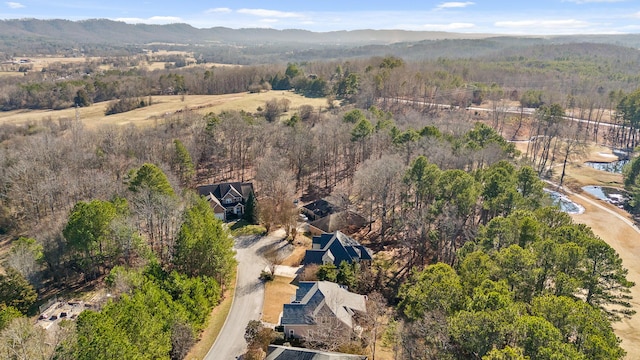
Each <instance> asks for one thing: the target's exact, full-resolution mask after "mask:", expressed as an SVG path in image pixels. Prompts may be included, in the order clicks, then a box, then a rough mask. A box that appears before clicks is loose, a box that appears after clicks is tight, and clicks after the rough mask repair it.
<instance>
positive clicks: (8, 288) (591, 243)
mask: <svg viewBox="0 0 640 360" xmlns="http://www.w3.org/2000/svg"><path fill="white" fill-rule="evenodd" d="M55 24H58V25H59V27H58V28H57V29H56V28H55V27H51V26H53V25H55ZM2 26H3V27H5V29H6V30H7V32H3V36H4V39H5V40H6V39H13V40H15V39H19V38H21V37H22V36H25V34H29V36H42V33H44V32H50V34H60V35H62V34H64V31H66V30H65V29H72V30H73V31H77V34H78V37H76V38H74V37H67V38H65V39H70V40H69V41H71V42H75V41H80V37H82V36H86V39H90V40H91V44H89V45H88V46H90V47H91V46H95V49H98V48H100V46H102V45H100V44H101V41H102V39H101V38H99V37H92V36H94V35H92V34H95V33H108V34H111V35H112V36H114V37H118V36H119V35H118V34H120V33H121V32H125V31H131V36H133V34H138V35H140V38H139V39H141V40H144V41H161V40H153V39H152V38H151V36H152V35H151V34H153V36H158V39H160V38H162V37H163V36H165V35H163V34H164V32H165V31H166V32H167V33H170V34H171V36H174V38H171V39H169V38H164V40H163V41H168V40H172V41H176V42H177V41H184V39H187V38H188V37H189V36H194V37H195V36H201V33H202V32H205V30H197V29H193V28H190V27H187V26H186V25H174V26H169V27H150V26H132V25H125V24H121V23H116V24H112V23H111V22H107V21H88V22H82V23H71V22H69V23H62V24H60V23H56V22H46V21H22V22H18V21H15V22H4V23H3V24H2ZM105 26H106V27H107V28H104V27H105ZM132 29H136V31H133V30H132ZM109 31H111V32H109ZM210 31H211V32H214V31H218V32H219V33H220V34H222V33H227V32H229V33H233V34H232V35H233V36H235V34H236V33H235V31H229V30H228V29H211V30H210ZM252 31H253V30H246V31H245V32H242V31H240V32H241V33H242V34H246V35H247V36H253V35H256V34H254V33H253V32H252ZM142 32H147V35H141V34H143V33H142ZM5 34H6V35H5ZM34 34H35V35H34ZM82 34H84V35H82ZM287 34H292V35H291V36H292V38H293V37H294V36H298V33H297V32H295V31H294V32H287ZM382 34H383V35H384V36H383V37H382V38H384V39H387V40H384V41H385V42H387V41H388V42H391V41H390V40H389V37H393V36H405V35H407V34H404V33H386V32H385V33H382ZM81 35H82V36H81ZM232 35H229V36H232ZM304 35H308V34H306V33H305V34H304ZM331 35H332V36H335V34H331ZM348 35H349V36H351V35H353V34H351V33H349V34H348ZM414 35H416V34H409V35H407V36H414ZM145 36H147V37H145ZM261 36H262V35H261ZM264 36H270V35H269V34H267V35H264ZM318 36H319V35H318ZM323 36H324V35H323ZM345 36H346V35H345ZM126 39H127V38H124V40H126ZM154 39H155V38H154ZM409 40H411V39H409ZM626 40H628V39H626ZM626 40H625V41H626ZM47 41H48V40H47ZM65 41H67V40H65ZM225 41H227V40H225ZM238 41H239V40H238ZM317 41H318V42H322V41H324V40H317ZM376 41H377V40H376ZM559 41H564V40H557V39H556V40H549V39H516V38H508V37H504V38H488V39H482V40H462V39H458V40H442V41H431V40H429V41H420V42H414V43H410V42H406V41H405V42H401V43H393V44H390V45H379V44H378V45H375V44H374V45H363V46H362V47H350V48H349V49H347V48H346V47H345V48H341V50H340V51H338V50H337V49H338V48H335V47H334V48H332V49H322V48H318V49H305V50H299V52H295V53H290V54H287V56H288V57H289V60H287V61H284V62H283V61H282V60H283V57H281V56H282V54H281V53H280V52H281V51H283V50H284V49H286V48H287V47H288V46H291V47H295V48H298V47H297V46H296V45H286V44H281V45H280V44H277V45H276V46H274V47H271V48H269V47H264V48H262V47H250V46H247V47H246V48H242V49H241V50H237V51H238V52H232V51H227V52H226V53H225V52H224V51H223V52H221V53H219V52H217V51H216V49H217V48H208V49H200V50H198V51H195V52H189V51H182V52H179V53H175V52H174V53H167V52H161V51H159V50H166V49H172V46H175V45H171V46H166V47H162V46H159V48H157V49H152V51H145V52H142V49H141V48H140V47H138V46H131V47H129V48H127V49H129V50H130V51H129V50H127V51H125V52H127V54H124V55H123V56H110V57H99V58H92V59H87V60H86V61H84V62H80V63H65V62H64V61H60V62H58V63H52V64H49V65H48V66H47V67H45V68H43V69H42V70H40V71H32V69H30V68H29V63H28V62H25V63H24V64H19V65H20V66H25V67H24V68H22V70H21V71H22V72H23V75H21V76H19V77H0V94H1V95H0V109H1V110H2V111H3V112H5V114H9V115H11V114H18V113H22V112H27V113H28V111H30V110H36V109H37V110H45V109H47V110H48V109H50V110H54V109H66V108H72V107H75V108H77V109H80V108H83V107H87V108H90V107H92V106H95V104H96V103H102V102H109V103H108V105H107V106H106V107H105V108H106V111H105V114H104V118H108V117H109V116H111V115H112V114H114V113H120V114H127V113H129V112H130V111H132V110H134V109H138V110H139V109H145V108H146V107H147V106H149V105H151V104H153V103H154V102H155V101H157V99H158V98H160V99H161V98H162V97H163V96H165V95H178V96H177V97H176V98H179V97H180V96H182V97H183V100H184V98H186V97H188V96H190V95H195V94H198V95H216V94H231V93H245V92H254V93H256V92H267V93H268V94H273V98H272V99H271V100H268V101H266V102H265V103H264V104H261V105H260V106H259V107H257V108H245V109H242V110H237V111H236V110H234V111H223V112H216V113H214V112H202V113H201V112H200V111H201V109H199V108H191V109H190V108H189V107H188V106H186V105H185V106H184V107H183V108H180V109H179V110H176V111H170V112H166V113H165V114H164V115H163V116H159V117H156V118H155V121H154V122H153V124H152V125H149V126H136V125H135V124H131V125H127V126H100V125H97V126H94V127H91V128H89V127H87V126H85V125H84V124H83V119H82V117H81V116H80V111H78V112H77V117H76V118H75V119H69V118H56V117H55V114H56V113H55V112H54V111H50V112H48V113H47V114H50V115H49V116H48V117H47V118H44V119H38V118H34V119H33V120H28V121H26V122H23V123H16V124H0V144H1V145H2V146H0V163H1V164H2V166H1V167H0V232H1V233H2V234H3V235H4V238H3V239H4V241H3V243H2V244H3V245H2V246H3V248H2V249H3V250H4V253H6V254H7V256H6V257H5V261H4V262H3V264H2V266H3V269H4V270H5V273H4V274H3V275H1V276H0V329H2V331H1V332H0V354H1V355H0V357H7V358H12V359H13V358H16V359H18V358H20V359H22V358H35V357H36V356H41V357H43V358H57V359H113V358H123V359H140V358H149V359H151V358H153V359H182V358H184V356H185V355H186V353H187V352H188V350H189V348H190V347H191V346H192V345H193V343H194V342H195V341H196V339H198V337H199V334H200V331H201V330H202V329H204V328H205V327H206V326H207V319H208V315H209V314H210V312H211V309H212V308H213V307H214V306H216V305H217V304H218V303H219V302H220V301H221V299H222V298H223V296H224V294H225V290H226V289H227V288H228V286H229V284H230V281H231V279H232V278H233V273H234V268H235V265H236V262H235V260H234V259H233V255H234V252H233V250H232V245H233V238H232V237H231V236H230V233H229V230H228V229H227V227H226V226H224V225H223V224H222V223H221V222H220V221H219V220H217V219H216V218H215V216H214V214H213V211H212V209H211V207H210V205H209V203H208V202H207V201H206V200H204V199H202V198H199V197H198V196H196V195H195V192H194V188H195V186H196V185H202V184H211V183H215V182H222V181H252V182H253V183H254V186H255V190H256V198H257V209H256V211H255V212H253V215H252V216H251V218H250V219H246V221H248V222H251V223H259V224H260V225H262V226H263V227H264V229H266V230H267V231H271V230H275V229H277V228H284V229H285V232H286V235H287V237H288V239H289V240H291V242H293V240H294V239H295V237H296V236H297V224H298V223H297V220H298V219H299V218H298V209H297V208H296V207H295V206H294V204H296V203H299V200H300V199H304V200H315V199H318V198H322V197H325V196H328V195H331V196H332V197H333V198H335V199H339V202H340V204H339V205H340V207H342V208H344V209H347V210H350V211H353V212H355V213H357V214H359V215H360V216H362V217H363V218H364V219H365V220H366V221H365V222H366V224H365V226H364V227H363V228H362V229H361V231H360V232H358V233H356V234H355V235H354V236H356V237H357V238H358V240H359V241H361V242H362V243H364V244H365V245H367V246H369V247H370V248H371V249H372V250H373V251H374V252H375V256H374V261H373V262H372V264H370V265H369V266H365V265H363V266H359V265H353V266H351V265H347V264H343V265H340V266H338V267H336V266H334V265H323V266H320V267H318V268H316V269H315V270H316V271H307V273H306V274H305V276H309V277H311V278H316V279H317V278H319V279H326V280H331V281H336V282H339V283H341V284H343V285H346V286H348V287H349V289H350V290H351V291H354V292H358V293H360V294H369V295H371V296H370V297H369V298H370V299H373V300H375V302H376V304H375V306H373V307H372V309H377V310H376V311H373V310H372V312H371V313H370V314H369V315H368V316H367V317H365V318H363V319H359V320H358V321H360V323H359V324H360V325H361V328H362V332H361V333H360V334H354V333H350V332H331V335H332V336H331V339H327V338H319V339H312V340H311V341H307V342H306V343H303V344H302V345H305V346H309V347H316V348H320V349H325V350H340V351H346V352H354V353H364V354H369V355H374V356H375V351H376V350H375V349H376V345H375V344H376V341H378V343H383V344H384V345H385V346H386V347H387V348H388V349H391V350H390V351H392V352H394V354H395V355H394V356H395V357H396V358H398V359H431V358H433V359H505V358H509V359H558V358H568V359H603V360H604V359H622V358H623V357H624V356H625V351H624V350H623V349H622V347H621V345H620V339H619V338H618V337H616V335H615V334H614V332H613V329H612V325H611V324H612V323H613V322H616V321H620V320H622V319H624V318H625V317H630V316H633V314H634V312H635V309H634V308H633V306H632V303H631V302H630V300H631V299H630V296H629V293H630V290H629V289H630V288H631V287H632V286H634V284H633V282H631V281H629V280H628V279H627V270H626V269H625V268H624V267H623V265H622V261H621V259H620V257H619V256H618V254H616V252H615V251H614V250H613V249H612V248H611V246H609V245H608V244H607V243H606V242H604V241H603V240H602V239H600V238H598V237H597V236H596V235H595V234H594V233H593V232H592V231H591V230H590V229H589V228H588V227H586V226H583V225H577V224H575V223H574V222H573V221H572V220H571V217H569V216H568V215H567V214H565V213H563V212H561V211H560V210H559V209H557V208H555V207H552V206H551V205H552V202H551V199H550V198H549V197H548V196H547V195H546V193H545V192H544V191H543V187H544V183H543V182H542V180H541V178H554V179H558V178H559V179H558V180H559V182H562V181H563V178H564V174H565V170H566V167H567V164H568V163H569V162H570V161H571V160H572V159H573V158H574V157H575V156H576V155H577V154H580V153H581V152H583V151H584V149H585V148H587V147H588V146H589V144H590V143H591V142H597V143H599V144H604V145H608V146H611V147H616V148H623V149H627V150H629V151H630V152H632V151H633V149H634V148H635V147H636V146H637V145H638V140H640V137H638V136H637V135H638V130H639V128H640V123H639V122H638V116H637V114H638V113H639V112H640V110H639V108H638V104H639V103H640V102H639V101H638V98H640V92H639V91H638V90H636V89H635V87H636V86H637V83H638V74H637V71H636V69H637V65H638V63H639V62H640V58H639V57H638V52H637V50H635V49H632V48H629V47H624V46H621V45H604V44H598V43H580V44H578V43H572V41H573V40H571V41H569V42H571V43H570V44H559V43H558V42H559ZM45 43H46V41H45V42H42V43H40V44H45ZM34 44H38V42H35V43H34ZM51 44H54V45H53V48H52V49H54V48H56V47H57V46H60V47H65V46H67V45H63V44H62V43H58V45H55V44H56V43H55V42H51ZM121 45H122V44H108V45H107V46H109V47H111V46H113V47H120V46H121ZM36 46H40V45H36ZM237 48H238V49H240V47H237ZM103 50H105V49H104V48H102V49H101V50H100V51H103ZM125 50H126V49H125ZM183 50H184V48H183ZM72 51H73V52H77V51H79V49H75V50H72ZM297 51H298V50H297ZM372 52H373V53H375V54H376V56H370V55H371V53H372ZM279 53H280V54H279ZM381 53H382V54H384V56H377V55H378V54H381ZM394 54H395V55H394ZM465 54H466V55H465ZM272 56H273V58H272ZM297 56H300V57H299V58H298V57H297ZM6 57H13V55H10V54H7V56H6ZM258 58H260V59H263V60H264V59H267V60H264V61H265V62H271V61H273V62H274V63H273V64H265V65H246V66H237V67H224V66H218V65H212V64H211V62H213V61H225V62H237V63H241V62H242V63H247V64H254V63H256V62H257V61H256V59H258ZM232 59H233V60H232ZM293 59H299V61H294V60H293ZM303 59H306V60H303ZM227 60H228V61H227ZM263 60H261V61H263ZM153 62H161V63H163V66H162V67H161V68H156V69H151V68H149V67H148V65H149V64H150V63H153ZM25 64H26V65H25ZM14 65H15V64H11V65H7V66H14ZM16 71H17V69H16ZM289 91H292V92H296V93H298V94H299V95H302V96H305V97H307V98H321V99H326V100H322V101H323V103H326V105H325V106H320V107H318V106H312V105H300V106H295V107H293V106H291V103H290V102H289V101H288V100H286V99H279V98H278V94H282V93H284V92H289ZM238 96H241V95H238ZM185 104H186V102H185ZM316 104H317V102H316ZM575 118H579V119H580V120H581V121H576V120H575ZM512 140H521V141H522V144H524V145H525V146H524V147H520V149H521V150H522V151H519V150H518V149H517V146H516V143H515V142H513V141H512ZM522 144H520V145H522ZM634 164H635V165H633V166H632V169H631V170H629V171H628V172H627V177H628V181H627V182H628V184H627V185H628V187H629V189H630V190H631V191H635V192H636V193H637V189H636V187H637V186H636V184H635V183H636V180H635V177H636V175H637V173H638V171H636V170H637V169H636V168H637V167H638V166H637V164H639V163H638V162H634ZM636 201H637V200H636ZM88 290H94V291H95V290H98V291H99V290H104V293H105V294H106V293H107V292H108V294H109V296H106V295H104V296H103V297H102V298H101V300H100V301H97V303H96V304H95V306H93V307H91V309H89V310H87V311H84V312H82V313H81V314H80V315H79V316H78V317H77V319H75V321H69V322H67V321H64V322H61V324H62V325H61V326H60V327H59V328H56V329H55V330H44V329H42V328H41V327H33V326H31V325H32V324H31V323H30V322H29V320H26V318H25V316H33V315H35V314H36V313H37V305H39V304H41V303H42V302H43V301H44V300H47V299H51V298H54V297H55V296H60V297H61V298H64V297H67V296H72V295H76V294H79V293H80V294H82V293H86V292H87V291H88ZM269 336H270V335H269ZM16 339H18V340H16ZM266 339H267V340H271V338H270V337H268V336H267V337H266ZM262 340H264V339H262ZM268 342H269V341H266V343H268ZM262 345H264V344H262ZM15 354H24V355H15Z"/></svg>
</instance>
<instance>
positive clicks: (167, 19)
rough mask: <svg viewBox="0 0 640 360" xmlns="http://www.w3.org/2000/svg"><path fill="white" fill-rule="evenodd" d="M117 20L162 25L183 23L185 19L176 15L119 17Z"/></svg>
mask: <svg viewBox="0 0 640 360" xmlns="http://www.w3.org/2000/svg"><path fill="white" fill-rule="evenodd" d="M115 21H122V22H126V23H129V24H150V25H162V24H175V23H183V22H184V21H183V20H182V19H181V18H179V17H176V16H152V17H150V18H146V19H143V18H117V19H115Z"/></svg>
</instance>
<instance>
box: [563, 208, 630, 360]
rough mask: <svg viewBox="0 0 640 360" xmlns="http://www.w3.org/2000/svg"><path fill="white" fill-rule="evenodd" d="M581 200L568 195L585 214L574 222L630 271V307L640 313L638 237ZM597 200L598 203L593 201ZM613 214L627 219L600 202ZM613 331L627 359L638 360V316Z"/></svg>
mask: <svg viewBox="0 0 640 360" xmlns="http://www.w3.org/2000/svg"><path fill="white" fill-rule="evenodd" d="M584 197H586V196H582V197H577V196H570V198H571V200H573V201H575V202H577V203H579V204H580V205H582V206H584V208H585V212H584V214H580V215H573V216H572V217H573V219H574V220H575V221H576V222H578V223H581V224H586V225H589V226H590V227H591V229H593V232H594V233H595V234H596V235H598V236H599V237H600V238H602V239H603V240H604V241H606V242H607V244H609V245H610V246H611V247H613V248H614V249H615V250H616V251H617V252H618V254H619V255H620V257H621V258H622V265H623V266H624V267H625V268H627V269H628V270H629V273H628V275H627V279H629V280H631V281H633V282H635V283H636V286H634V287H633V288H631V296H633V300H631V304H632V305H633V309H634V310H636V311H638V312H640V234H639V233H638V231H637V230H636V229H634V228H632V227H631V226H629V225H628V224H626V223H625V222H624V221H622V220H621V219H619V218H617V217H615V216H613V215H611V214H610V213H608V212H606V211H604V210H602V209H601V208H600V207H597V206H595V205H593V204H592V203H589V202H587V201H584ZM596 201H597V200H596ZM601 204H602V205H603V206H606V207H608V208H610V209H612V210H613V211H616V212H618V213H620V214H621V215H623V216H625V217H626V216H627V214H626V213H624V212H622V211H621V210H619V209H617V208H615V207H613V206H610V205H609V204H605V203H603V202H601ZM613 328H614V331H615V333H616V335H617V336H618V337H620V338H621V339H622V348H623V349H625V350H626V351H627V357H626V358H627V359H637V358H638V357H637V356H638V354H640V314H636V315H635V316H632V317H631V318H630V319H623V320H622V321H620V322H616V323H614V324H613Z"/></svg>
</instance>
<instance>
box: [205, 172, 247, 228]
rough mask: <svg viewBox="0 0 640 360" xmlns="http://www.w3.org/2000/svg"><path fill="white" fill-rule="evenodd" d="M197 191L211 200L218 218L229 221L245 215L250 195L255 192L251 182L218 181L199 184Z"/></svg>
mask: <svg viewBox="0 0 640 360" xmlns="http://www.w3.org/2000/svg"><path fill="white" fill-rule="evenodd" d="M197 191H198V194H200V196H204V197H205V198H206V199H207V200H208V201H209V204H211V207H212V208H213V212H214V213H215V215H216V218H218V219H220V220H222V221H228V220H230V219H234V218H236V219H237V218H241V217H242V216H243V215H244V209H245V206H246V203H247V200H248V199H249V195H250V194H251V193H253V184H252V183H250V182H230V183H218V184H211V185H203V186H198V187H197Z"/></svg>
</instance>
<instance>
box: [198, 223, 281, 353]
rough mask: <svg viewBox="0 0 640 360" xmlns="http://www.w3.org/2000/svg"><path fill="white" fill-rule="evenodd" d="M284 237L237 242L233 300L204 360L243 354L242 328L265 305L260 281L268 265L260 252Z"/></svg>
mask: <svg viewBox="0 0 640 360" xmlns="http://www.w3.org/2000/svg"><path fill="white" fill-rule="evenodd" d="M283 236H284V231H282V232H280V231H276V232H275V233H273V234H269V235H268V236H265V237H261V238H257V237H247V236H243V237H239V238H237V239H236V244H235V250H236V252H237V254H236V259H237V260H238V277H237V283H236V292H235V298H234V299H233V304H232V305H231V311H229V315H228V317H227V321H226V322H225V324H224V326H223V327H222V331H221V332H220V335H219V336H218V339H216V342H215V343H214V344H213V346H212V347H211V349H209V352H208V353H207V356H205V360H230V359H231V360H232V359H236V358H237V357H238V356H240V355H242V354H243V353H244V352H245V351H246V348H247V343H246V342H245V341H244V330H245V327H246V326H247V323H249V321H250V320H260V318H261V315H262V304H263V302H264V285H263V283H262V281H261V280H260V279H259V277H260V272H261V271H262V270H264V268H265V267H266V266H267V262H266V260H265V259H264V258H263V257H262V256H261V255H260V254H261V253H262V251H261V249H263V248H264V246H266V245H268V244H271V243H273V242H275V241H279V240H281V239H282V237H283Z"/></svg>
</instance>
